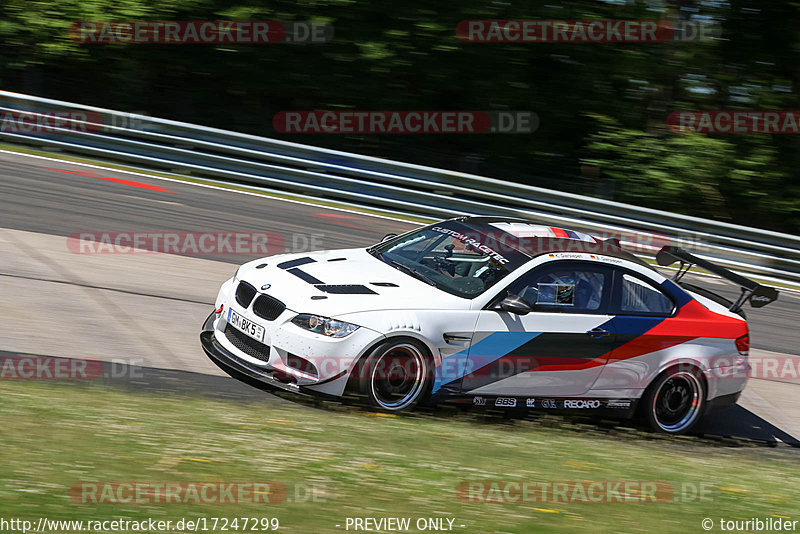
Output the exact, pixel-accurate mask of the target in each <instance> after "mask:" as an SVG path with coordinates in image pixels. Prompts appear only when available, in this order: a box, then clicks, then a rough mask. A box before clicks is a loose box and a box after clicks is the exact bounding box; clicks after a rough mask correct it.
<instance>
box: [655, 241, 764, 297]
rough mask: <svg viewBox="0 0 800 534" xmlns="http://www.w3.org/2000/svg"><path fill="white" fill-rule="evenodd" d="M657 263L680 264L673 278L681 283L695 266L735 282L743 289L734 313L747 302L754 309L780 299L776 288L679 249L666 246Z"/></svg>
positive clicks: (659, 253)
mask: <svg viewBox="0 0 800 534" xmlns="http://www.w3.org/2000/svg"><path fill="white" fill-rule="evenodd" d="M656 261H657V262H658V264H659V265H661V266H662V267H667V266H668V265H672V264H674V263H676V262H680V264H681V265H680V267H679V268H678V272H677V273H675V276H674V277H673V278H672V279H673V281H675V282H680V280H681V278H683V275H685V274H686V273H687V272H688V271H689V269H691V268H692V267H693V266H695V265H697V266H698V267H700V268H702V269H705V270H706V271H708V272H710V273H712V274H716V275H717V276H719V277H721V278H723V279H725V280H727V281H729V282H733V283H734V284H736V285H737V286H739V287H740V288H741V289H742V294H741V296H740V297H739V298H738V299H736V302H734V303H733V305H732V306H731V308H730V310H731V311H733V312H735V311H739V310H741V309H742V306H744V303H745V302H747V301H749V302H750V306H752V307H754V308H761V307H763V306H766V305H767V304H769V303H771V302H775V301H776V300H777V299H778V290H777V289H775V288H774V287H770V286H762V285H761V284H759V283H758V282H754V281H753V280H750V279H749V278H745V277H744V276H742V275H740V274H736V273H735V272H733V271H729V270H728V269H726V268H725V267H721V266H719V265H717V264H716V263H712V262H710V261H708V260H704V259H702V258H698V257H697V256H695V255H694V254H691V253H689V252H687V251H685V250H683V249H682V248H679V247H670V246H666V247H664V248H662V249H661V250H659V251H658V254H656Z"/></svg>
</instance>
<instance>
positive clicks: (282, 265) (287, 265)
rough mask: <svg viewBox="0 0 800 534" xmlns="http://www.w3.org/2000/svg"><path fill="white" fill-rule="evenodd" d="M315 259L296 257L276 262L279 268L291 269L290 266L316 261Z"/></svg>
mask: <svg viewBox="0 0 800 534" xmlns="http://www.w3.org/2000/svg"><path fill="white" fill-rule="evenodd" d="M316 262H317V260H315V259H314V258H309V257H305V258H297V259H296V260H289V261H285V262H283V263H279V264H278V268H279V269H291V268H292V267H300V266H301V265H305V264H307V263H316Z"/></svg>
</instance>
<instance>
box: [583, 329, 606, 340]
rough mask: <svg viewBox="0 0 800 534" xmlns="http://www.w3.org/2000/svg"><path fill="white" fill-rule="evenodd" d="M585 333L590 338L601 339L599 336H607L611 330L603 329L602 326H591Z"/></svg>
mask: <svg viewBox="0 0 800 534" xmlns="http://www.w3.org/2000/svg"><path fill="white" fill-rule="evenodd" d="M586 333H587V334H588V335H589V337H591V338H592V339H601V338H604V337H608V336H610V335H611V332H609V331H608V330H604V329H602V328H592V329H591V330H589V331H588V332H586Z"/></svg>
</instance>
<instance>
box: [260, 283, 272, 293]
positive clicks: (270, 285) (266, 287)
mask: <svg viewBox="0 0 800 534" xmlns="http://www.w3.org/2000/svg"><path fill="white" fill-rule="evenodd" d="M271 287H272V284H264V285H263V286H261V291H266V290H267V289H269V288H271Z"/></svg>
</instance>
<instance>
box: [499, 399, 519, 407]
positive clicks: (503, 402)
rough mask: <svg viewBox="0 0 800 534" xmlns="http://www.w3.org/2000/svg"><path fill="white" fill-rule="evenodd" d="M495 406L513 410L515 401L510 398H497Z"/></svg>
mask: <svg viewBox="0 0 800 534" xmlns="http://www.w3.org/2000/svg"><path fill="white" fill-rule="evenodd" d="M494 405H495V406H502V407H505V408H514V407H515V406H516V405H517V399H513V398H511V397H497V399H495V401H494Z"/></svg>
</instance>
